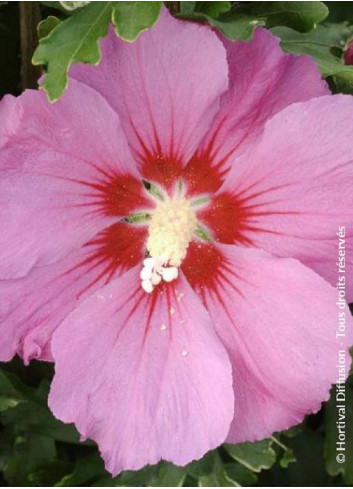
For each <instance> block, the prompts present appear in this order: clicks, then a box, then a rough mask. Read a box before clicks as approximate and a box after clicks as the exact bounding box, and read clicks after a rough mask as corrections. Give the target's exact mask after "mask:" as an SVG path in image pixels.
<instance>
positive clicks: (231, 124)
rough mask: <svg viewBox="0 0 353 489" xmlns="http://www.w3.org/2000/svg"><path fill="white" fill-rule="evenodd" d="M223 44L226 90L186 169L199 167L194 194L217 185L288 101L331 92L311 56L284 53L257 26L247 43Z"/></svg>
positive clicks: (306, 98) (276, 41)
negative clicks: (217, 110) (227, 80)
mask: <svg viewBox="0 0 353 489" xmlns="http://www.w3.org/2000/svg"><path fill="white" fill-rule="evenodd" d="M223 43H224V45H225V47H226V49H227V57H228V64H229V75H230V88H229V90H228V92H227V93H226V94H224V95H223V96H222V99H221V109H220V111H219V113H218V115H217V117H216V118H215V120H214V122H213V123H212V128H211V130H210V132H209V133H208V135H207V137H206V138H205V140H204V142H203V144H202V146H201V148H200V150H199V151H198V153H197V155H196V156H195V157H194V158H193V160H192V161H191V163H190V168H189V169H188V171H189V172H190V173H191V174H193V173H194V172H193V171H192V168H193V167H194V166H195V167H197V168H198V171H197V175H196V177H197V178H198V182H197V189H198V191H199V192H212V191H214V190H216V189H217V188H219V186H220V184H221V182H222V180H223V179H224V176H225V174H226V173H227V171H228V170H229V167H230V165H231V162H232V161H233V159H234V158H232V157H233V156H234V155H236V154H239V153H240V152H242V151H243V150H244V149H245V148H246V147H247V146H248V145H249V144H250V143H251V142H253V141H254V139H256V138H257V137H258V136H259V135H260V134H261V132H262V130H263V127H264V124H265V122H266V121H267V120H268V119H269V118H270V117H272V116H273V115H274V114H276V113H277V112H279V111H280V110H281V109H283V108H284V107H287V106H288V105H290V104H292V103H293V102H299V101H303V100H308V99H310V98H312V97H315V96H319V95H326V94H328V93H330V92H329V89H328V87H327V85H326V83H325V82H324V81H323V80H322V79H321V75H320V72H319V70H318V68H317V66H316V64H315V63H314V61H313V60H312V59H311V58H309V57H308V56H294V55H289V54H285V53H284V52H283V51H282V50H281V48H280V47H279V39H278V38H277V37H275V36H273V35H272V34H271V33H270V32H268V31H267V30H265V29H261V28H258V29H256V30H255V32H254V36H253V39H252V40H251V41H250V42H243V41H237V42H231V41H227V40H226V39H224V40H223ZM199 167H200V168H199ZM200 170H202V171H200ZM195 173H196V172H195ZM193 181H194V179H191V184H192V182H193Z"/></svg>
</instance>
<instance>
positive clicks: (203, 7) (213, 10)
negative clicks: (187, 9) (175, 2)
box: [181, 1, 231, 19]
mask: <svg viewBox="0 0 353 489" xmlns="http://www.w3.org/2000/svg"><path fill="white" fill-rule="evenodd" d="M181 3H187V2H181ZM190 3H192V2H190ZM194 3H195V12H201V13H203V14H206V15H209V16H210V17H213V18H214V19H216V18H217V17H218V16H220V15H221V14H225V13H226V12H228V11H229V10H230V7H231V3H230V2H222V1H219V2H194Z"/></svg>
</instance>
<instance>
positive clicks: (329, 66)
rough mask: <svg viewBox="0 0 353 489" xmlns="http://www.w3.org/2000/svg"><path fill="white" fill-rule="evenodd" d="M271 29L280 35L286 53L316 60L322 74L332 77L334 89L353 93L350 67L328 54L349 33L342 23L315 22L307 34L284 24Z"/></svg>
mask: <svg viewBox="0 0 353 489" xmlns="http://www.w3.org/2000/svg"><path fill="white" fill-rule="evenodd" d="M272 32H273V33H274V34H275V35H276V36H278V37H280V38H281V46H282V48H283V49H284V50H285V51H287V52H290V53H295V54H307V55H309V56H311V57H312V58H313V59H314V61H315V62H316V63H317V65H318V67H319V69H320V71H321V73H322V74H323V76H324V77H329V76H332V77H333V79H334V81H335V82H336V85H337V87H338V88H341V89H343V88H344V89H345V91H346V92H348V93H353V88H352V87H353V66H347V65H345V64H344V63H343V61H342V60H341V59H340V58H338V57H337V56H335V55H334V54H332V51H333V49H342V47H343V46H344V44H345V42H346V39H347V37H349V36H350V35H351V34H353V30H352V27H348V26H347V25H346V24H340V25H339V26H337V25H334V24H328V25H319V26H317V28H316V29H315V30H313V31H312V32H309V33H307V34H300V33H298V32H296V31H294V30H292V29H289V28H287V27H276V28H274V29H272Z"/></svg>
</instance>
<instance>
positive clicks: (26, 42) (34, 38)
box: [19, 2, 41, 90]
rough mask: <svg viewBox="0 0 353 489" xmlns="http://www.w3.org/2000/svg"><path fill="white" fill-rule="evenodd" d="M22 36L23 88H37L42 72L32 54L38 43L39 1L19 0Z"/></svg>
mask: <svg viewBox="0 0 353 489" xmlns="http://www.w3.org/2000/svg"><path fill="white" fill-rule="evenodd" d="M19 4H20V37H21V85H22V89H23V90H24V89H25V88H36V87H37V80H38V78H39V76H40V74H41V68H40V67H39V66H34V65H32V56H33V53H34V50H35V49H36V47H37V45H38V34H37V25H38V24H39V22H40V20H41V17H40V9H39V3H38V2H19Z"/></svg>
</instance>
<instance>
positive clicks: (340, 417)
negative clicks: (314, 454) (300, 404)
mask: <svg viewBox="0 0 353 489" xmlns="http://www.w3.org/2000/svg"><path fill="white" fill-rule="evenodd" d="M338 406H344V407H343V408H339V407H338ZM324 413H325V444H324V458H325V462H326V469H327V472H328V473H329V474H330V475H332V476H336V475H338V474H342V475H343V478H344V480H345V482H346V484H347V485H353V424H352V419H353V377H351V378H350V379H349V380H348V381H347V383H346V386H345V391H344V397H343V394H338V397H336V389H335V388H334V389H333V390H332V395H331V398H330V400H329V401H328V403H327V404H326V406H325V411H324ZM337 422H341V423H342V422H344V426H343V424H341V425H340V426H341V429H344V436H345V445H344V447H345V451H337V442H338V441H339V431H338V425H337ZM338 454H341V455H340V456H339V457H341V456H342V455H343V456H344V462H342V459H340V458H337V456H338Z"/></svg>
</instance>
